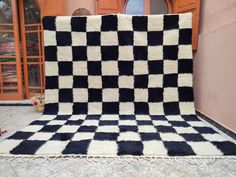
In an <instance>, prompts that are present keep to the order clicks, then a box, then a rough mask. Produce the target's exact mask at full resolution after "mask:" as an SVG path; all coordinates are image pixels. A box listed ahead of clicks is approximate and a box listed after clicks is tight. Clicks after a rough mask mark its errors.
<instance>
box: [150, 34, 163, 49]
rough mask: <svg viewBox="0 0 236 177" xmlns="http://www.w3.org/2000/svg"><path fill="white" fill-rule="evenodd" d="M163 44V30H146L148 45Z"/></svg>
mask: <svg viewBox="0 0 236 177" xmlns="http://www.w3.org/2000/svg"><path fill="white" fill-rule="evenodd" d="M162 44H163V31H150V32H148V45H149V46H155V45H162Z"/></svg>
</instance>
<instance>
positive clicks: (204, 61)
mask: <svg viewBox="0 0 236 177" xmlns="http://www.w3.org/2000/svg"><path fill="white" fill-rule="evenodd" d="M201 2H202V4H201V20H200V35H199V44H198V51H197V53H196V55H195V57H194V89H195V101H196V107H197V109H198V110H199V111H200V112H202V113H203V114H205V115H207V116H208V117H210V118H212V119H213V120H215V121H217V122H219V123H220V124H222V125H223V126H225V127H227V128H229V129H231V130H233V131H234V132H236V57H235V56H236V49H235V47H236V40H235V39H236V38H235V32H236V14H235V12H236V1H235V0H225V1H223V3H222V0H207V1H201Z"/></svg>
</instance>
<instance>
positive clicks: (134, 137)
mask: <svg viewBox="0 0 236 177" xmlns="http://www.w3.org/2000/svg"><path fill="white" fill-rule="evenodd" d="M117 141H141V138H140V135H139V133H137V132H121V133H120V134H119V136H118V138H117Z"/></svg>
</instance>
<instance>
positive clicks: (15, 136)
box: [8, 131, 34, 140]
mask: <svg viewBox="0 0 236 177" xmlns="http://www.w3.org/2000/svg"><path fill="white" fill-rule="evenodd" d="M33 134H34V133H33V132H21V131H18V132H16V133H15V134H13V135H12V136H10V137H9V138H8V139H24V140H26V139H28V138H29V137H31V136H32V135H33Z"/></svg>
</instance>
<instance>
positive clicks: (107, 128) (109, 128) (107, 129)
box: [96, 125, 120, 133]
mask: <svg viewBox="0 0 236 177" xmlns="http://www.w3.org/2000/svg"><path fill="white" fill-rule="evenodd" d="M119 131H120V130H119V127H118V126H113V125H104V126H98V128H97V130H96V132H103V133H119Z"/></svg>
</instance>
